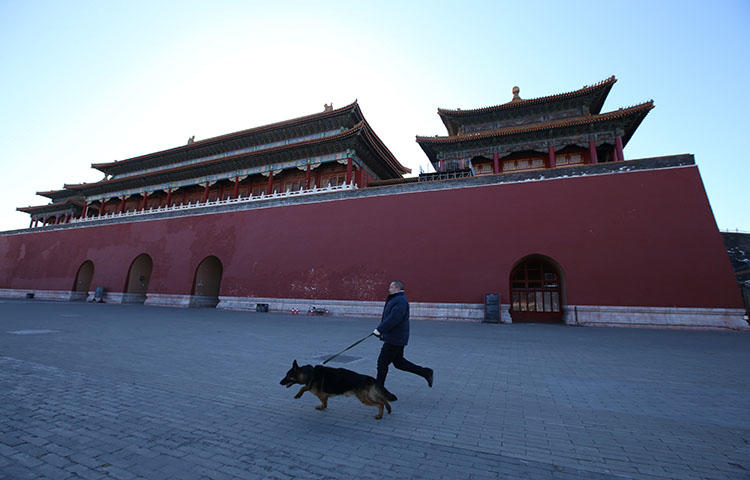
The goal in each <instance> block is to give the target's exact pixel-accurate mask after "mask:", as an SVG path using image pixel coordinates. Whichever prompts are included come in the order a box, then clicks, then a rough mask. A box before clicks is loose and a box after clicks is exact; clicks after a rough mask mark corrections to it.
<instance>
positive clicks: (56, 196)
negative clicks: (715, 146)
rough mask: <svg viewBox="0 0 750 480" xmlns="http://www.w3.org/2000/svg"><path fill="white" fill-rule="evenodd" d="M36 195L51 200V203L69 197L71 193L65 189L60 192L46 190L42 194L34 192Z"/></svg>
mask: <svg viewBox="0 0 750 480" xmlns="http://www.w3.org/2000/svg"><path fill="white" fill-rule="evenodd" d="M36 194H37V195H39V196H40V197H47V198H49V199H51V200H52V201H54V200H59V199H61V198H65V197H68V196H70V195H71V192H69V191H67V190H65V189H62V190H47V191H44V192H36Z"/></svg>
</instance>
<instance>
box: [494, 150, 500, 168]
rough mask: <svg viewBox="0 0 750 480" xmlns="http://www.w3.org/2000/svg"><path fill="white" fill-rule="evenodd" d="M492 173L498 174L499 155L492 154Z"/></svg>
mask: <svg viewBox="0 0 750 480" xmlns="http://www.w3.org/2000/svg"><path fill="white" fill-rule="evenodd" d="M492 173H500V154H499V153H493V154H492Z"/></svg>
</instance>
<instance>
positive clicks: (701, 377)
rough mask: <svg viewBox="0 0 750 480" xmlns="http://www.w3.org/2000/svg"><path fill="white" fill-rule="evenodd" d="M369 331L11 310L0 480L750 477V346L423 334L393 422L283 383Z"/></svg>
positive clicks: (365, 352) (37, 306) (637, 332)
mask: <svg viewBox="0 0 750 480" xmlns="http://www.w3.org/2000/svg"><path fill="white" fill-rule="evenodd" d="M375 323H376V320H373V319H357V318H332V317H308V316H293V315H283V314H264V313H255V312H227V311H216V310H207V309H200V310H193V309H191V310H180V309H169V308H158V307H144V306H123V305H108V304H104V305H101V304H78V303H44V302H34V301H0V479H13V480H20V479H27V478H28V479H39V478H49V479H55V480H57V479H63V480H65V479H80V478H84V479H108V480H111V479H144V478H145V479H254V478H259V479H260V478H263V479H265V478H272V479H273V478H278V479H291V478H303V479H344V478H365V479H370V478H372V479H376V478H377V479H389V478H393V479H396V478H399V479H400V478H414V479H458V478H461V479H485V478H486V479H490V478H493V479H494V478H524V479H526V478H531V479H536V478H539V479H580V478H584V479H588V478H592V479H612V478H618V479H621V478H637V479H664V478H679V479H714V478H715V479H724V478H729V479H748V478H750V414H748V412H750V382H748V378H750V377H749V375H748V374H750V334H746V333H737V332H716V331H680V330H647V329H612V328H581V327H565V326H556V325H485V324H476V323H451V322H436V321H422V322H420V321H413V322H412V338H411V342H410V345H409V346H408V347H407V349H406V356H407V358H409V359H410V360H412V361H413V362H415V363H418V364H422V365H426V366H430V367H432V368H434V369H435V371H436V374H435V386H434V388H432V389H430V388H428V387H427V385H426V383H425V382H424V380H423V379H421V378H419V377H415V376H413V375H410V374H407V373H405V372H401V371H397V370H393V369H392V370H391V372H390V374H389V376H388V380H387V385H388V388H389V389H390V390H392V391H393V392H394V393H396V395H398V397H399V400H398V401H397V402H394V403H393V414H391V415H387V414H386V415H385V417H384V418H383V420H380V421H377V420H374V419H373V416H374V414H375V413H376V409H374V408H372V407H365V406H363V405H362V404H360V403H359V402H358V401H356V400H355V399H352V398H333V399H331V400H330V401H329V407H328V410H326V411H323V412H320V411H317V410H315V409H314V408H313V407H314V406H315V405H316V404H317V403H318V402H317V399H316V398H315V397H314V396H312V395H310V394H309V393H308V394H305V395H304V396H303V397H302V398H301V399H299V400H295V399H293V398H292V397H293V395H294V393H295V392H296V388H292V389H285V388H283V387H282V386H280V385H279V384H278V383H279V380H280V379H281V377H282V376H283V375H284V373H285V372H286V370H287V369H288V368H289V366H290V364H291V361H292V360H293V359H297V360H298V361H299V362H301V363H308V362H315V361H317V360H316V359H320V358H325V357H326V356H328V355H331V354H333V353H335V352H337V351H340V350H342V349H343V348H344V347H346V346H348V345H349V344H351V343H353V342H354V341H355V340H358V339H359V338H362V337H363V336H364V335H366V334H367V333H369V332H370V331H371V330H372V328H373V327H374V325H375ZM21 331H25V332H26V333H23V334H19V333H18V332H21ZM9 332H15V333H9ZM29 332H32V333H29ZM379 347H380V342H378V341H377V340H376V339H374V338H372V339H369V340H368V341H366V342H364V343H362V344H361V345H359V346H357V347H356V348H354V349H352V350H350V351H348V352H347V353H346V355H347V358H345V359H344V360H345V363H340V364H336V363H335V361H334V362H332V364H333V366H343V367H345V368H349V369H353V370H356V371H358V372H361V373H366V374H370V375H374V373H375V360H376V358H377V354H378V351H379Z"/></svg>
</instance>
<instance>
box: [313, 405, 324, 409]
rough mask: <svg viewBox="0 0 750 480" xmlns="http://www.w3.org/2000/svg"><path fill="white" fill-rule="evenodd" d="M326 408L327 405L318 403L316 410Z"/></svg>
mask: <svg viewBox="0 0 750 480" xmlns="http://www.w3.org/2000/svg"><path fill="white" fill-rule="evenodd" d="M325 409H326V407H325V405H318V406H317V407H315V410H325Z"/></svg>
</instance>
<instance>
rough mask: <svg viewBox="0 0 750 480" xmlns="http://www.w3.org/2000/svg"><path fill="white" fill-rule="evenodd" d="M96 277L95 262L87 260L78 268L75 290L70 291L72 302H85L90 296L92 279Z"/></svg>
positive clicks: (74, 284)
mask: <svg viewBox="0 0 750 480" xmlns="http://www.w3.org/2000/svg"><path fill="white" fill-rule="evenodd" d="M93 277H94V262H92V261H91V260H86V261H85V262H83V263H82V264H81V266H80V267H78V271H77V272H76V278H75V280H74V281H73V288H72V289H71V291H70V300H71V301H73V302H75V301H85V300H86V298H88V296H89V289H90V288H91V279H92V278H93Z"/></svg>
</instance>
